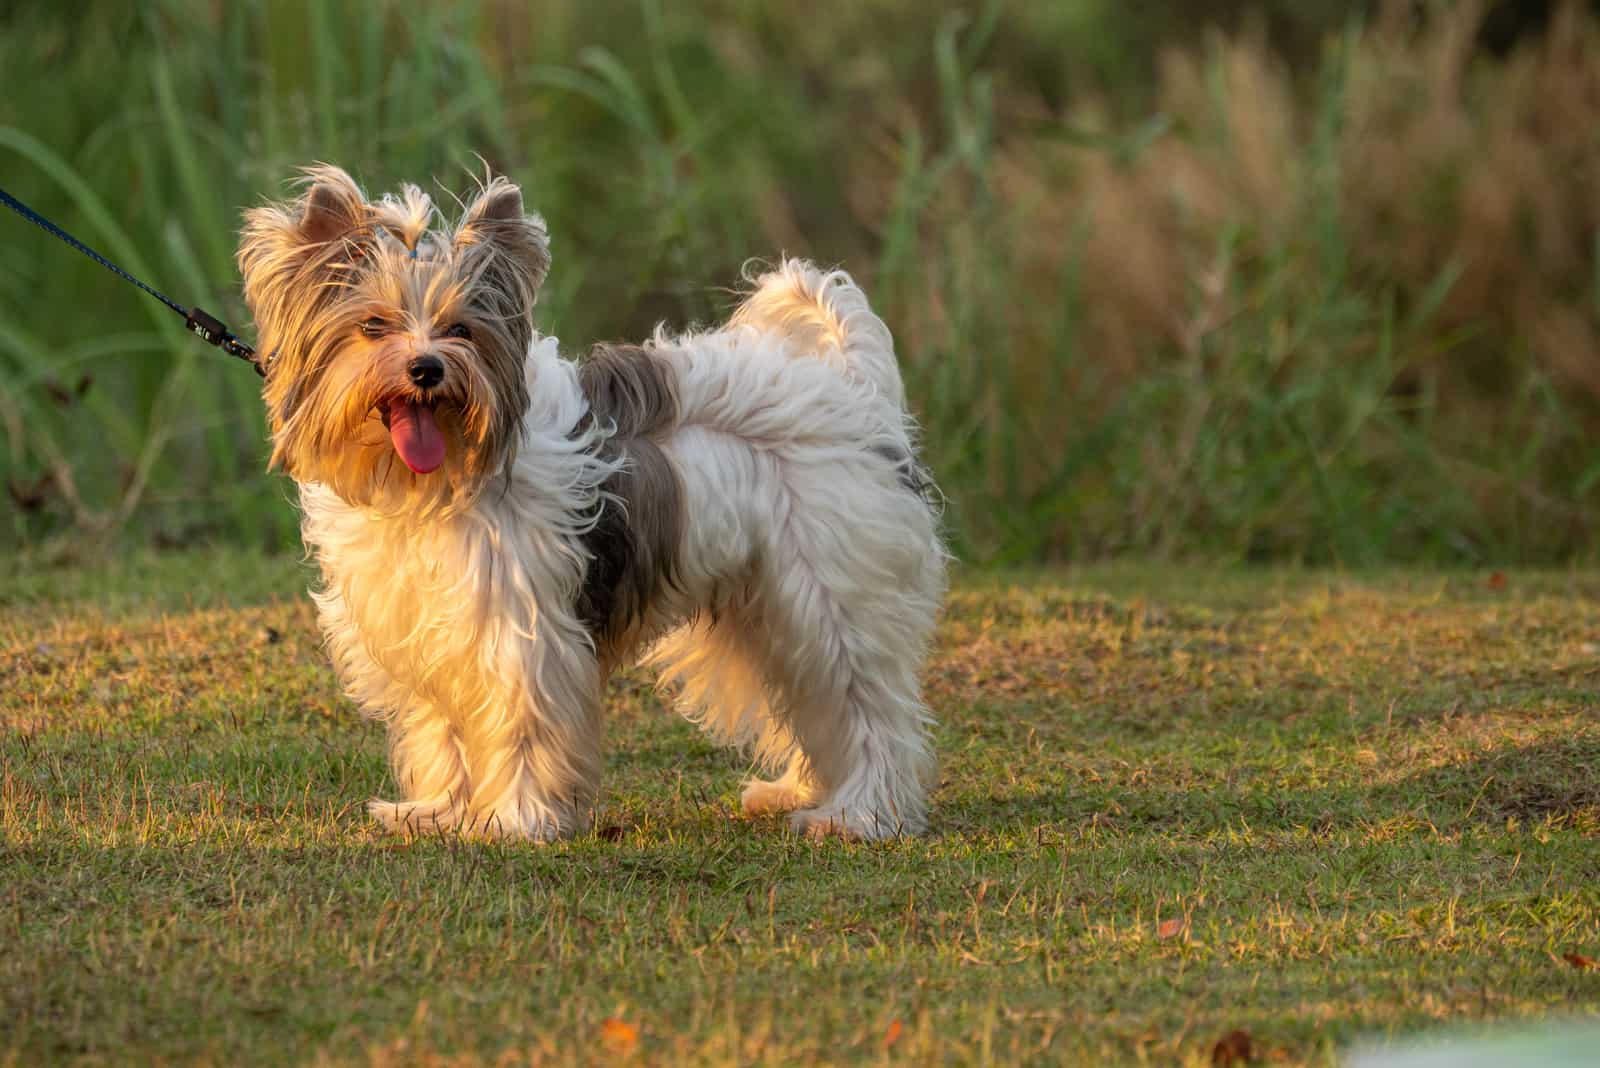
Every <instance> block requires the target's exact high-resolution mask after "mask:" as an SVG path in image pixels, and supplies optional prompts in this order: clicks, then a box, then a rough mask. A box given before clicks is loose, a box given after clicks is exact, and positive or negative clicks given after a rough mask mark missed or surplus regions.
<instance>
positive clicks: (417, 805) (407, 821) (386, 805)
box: [367, 797, 461, 835]
mask: <svg viewBox="0 0 1600 1068" xmlns="http://www.w3.org/2000/svg"><path fill="white" fill-rule="evenodd" d="M367 814H368V815H370V816H371V817H372V818H373V819H374V820H376V821H377V822H378V824H379V825H380V826H382V827H383V828H384V829H385V830H388V831H392V832H394V833H396V834H405V835H412V834H429V833H434V832H437V831H447V830H451V829H452V828H455V827H459V826H460V825H461V814H460V812H459V811H457V809H456V804H455V802H454V800H452V799H451V798H448V797H443V798H423V799H422V800H418V801H382V800H377V799H374V800H372V801H368V802H367Z"/></svg>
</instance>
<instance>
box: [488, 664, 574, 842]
mask: <svg viewBox="0 0 1600 1068" xmlns="http://www.w3.org/2000/svg"><path fill="white" fill-rule="evenodd" d="M511 644H512V645H513V649H512V650H511V651H510V652H508V653H507V654H506V659H505V660H503V661H502V671H501V673H500V674H501V678H502V680H503V683H502V687H501V690H500V693H501V697H500V699H499V700H497V701H495V702H493V703H491V704H489V705H486V706H485V707H484V708H482V709H480V710H478V711H477V712H476V713H474V714H473V715H471V716H469V717H468V718H467V719H466V721H465V722H464V723H463V725H462V727H463V729H462V737H463V740H464V741H465V748H466V763H467V775H468V779H469V780H470V782H471V788H472V789H471V793H472V812H471V815H470V816H469V818H468V825H469V828H470V830H471V831H473V832H475V833H479V834H487V835H492V836H496V837H514V838H527V839H531V840H533V841H539V842H544V841H550V840H552V839H555V838H559V837H562V836H564V835H569V834H572V833H573V832H575V831H576V830H578V829H579V828H580V827H581V826H583V825H584V822H585V820H586V819H587V817H588V814H589V810H590V807H591V806H592V805H593V804H594V799H595V795H596V793H597V792H598V790H599V786H600V766H601V756H600V673H599V666H598V664H597V663H596V661H595V656H594V653H593V651H592V649H591V648H590V647H589V646H588V644H587V643H586V642H584V641H583V640H582V639H581V638H580V637H577V636H572V637H567V636H560V637H552V636H551V634H550V633H548V632H547V633H543V634H540V635H539V636H537V637H534V638H525V637H521V636H519V637H517V638H515V639H513V640H512V643H511Z"/></svg>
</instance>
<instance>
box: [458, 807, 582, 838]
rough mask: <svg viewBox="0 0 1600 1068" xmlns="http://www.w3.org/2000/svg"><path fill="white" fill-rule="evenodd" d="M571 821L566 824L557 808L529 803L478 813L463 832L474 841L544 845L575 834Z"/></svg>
mask: <svg viewBox="0 0 1600 1068" xmlns="http://www.w3.org/2000/svg"><path fill="white" fill-rule="evenodd" d="M569 822H570V821H563V820H562V819H561V818H560V816H559V814H558V813H557V812H556V811H555V810H554V809H551V808H548V807H546V806H544V805H527V804H525V805H522V806H506V807H503V808H497V809H493V810H490V811H486V812H475V813H473V814H472V816H471V817H470V818H468V819H467V821H466V822H465V823H464V824H463V825H462V830H463V832H465V833H466V834H468V835H470V836H472V837H474V838H489V839H498V840H502V841H520V842H532V843H534V844H535V845H543V844H544V843H546V842H554V841H555V840H556V839H558V838H564V837H566V836H567V835H569V834H571V833H572V828H571V826H569Z"/></svg>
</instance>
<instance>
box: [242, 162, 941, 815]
mask: <svg viewBox="0 0 1600 1068" xmlns="http://www.w3.org/2000/svg"><path fill="white" fill-rule="evenodd" d="M239 266H240V269H241V271H242V272H243V275H244V293H245V299H246V301H247V302H248V303H249V305H250V308H251V311H252V313H253V314H254V317H255V321H256V325H257V329H258V331H259V337H260V342H259V346H258V348H259V350H260V351H262V352H264V353H267V354H268V356H267V373H266V384H265V386H264V397H265V401H266V404H267V412H268V421H269V424H270V429H271V435H272V463H273V464H274V465H277V466H280V467H281V468H282V469H283V470H285V471H286V472H287V473H288V474H289V475H290V476H291V477H292V478H293V479H294V480H295V482H296V483H297V484H298V486H299V491H300V506H301V510H302V512H303V520H302V527H303V533H304V538H305V542H306V545H307V547H308V549H309V550H310V551H311V552H312V554H314V556H315V558H316V560H317V563H318V564H319V565H320V567H321V572H322V583H321V588H320V589H319V590H317V591H315V592H314V593H313V594H312V597H313V598H314V599H315V601H316V604H317V608H318V616H319V619H320V622H321V625H322V628H323V629H324V631H325V632H326V635H327V639H328V646H329V649H330V652H331V654H332V658H333V661H334V664H335V666H336V668H337V670H338V672H339V675H340V677H341V678H342V680H343V682H344V683H345V686H346V688H347V691H348V692H349V694H350V696H351V697H352V699H353V700H354V701H355V702H356V703H357V704H359V705H360V707H361V708H362V709H363V710H364V711H366V712H367V713H369V714H370V715H372V716H375V717H377V718H380V719H382V720H383V721H384V722H385V723H386V724H387V727H388V736H389V757H390V761H391V764H392V767H393V771H394V777H395V782H396V785H397V786H398V788H399V792H400V794H401V795H402V797H403V798H404V800H399V801H373V802H371V803H370V805H369V806H368V808H369V811H370V812H371V813H372V815H373V816H374V817H375V818H376V819H378V820H379V821H380V822H381V823H383V824H385V825H387V826H388V827H390V828H392V829H395V830H398V831H410V832H420V831H431V830H447V829H455V830H459V831H461V832H464V833H477V834H486V835H504V836H516V837H523V838H528V839H532V840H535V841H546V840H550V839H553V838H557V837H560V836H563V835H568V834H572V833H574V832H575V831H577V830H579V829H581V828H582V827H584V826H585V824H586V822H587V820H588V819H589V818H590V810H591V806H592V805H593V803H594V800H595V796H596V793H597V790H598V786H599V780H600V768H601V751H600V728H601V706H602V699H603V691H604V684H605V680H606V678H607V676H608V675H609V674H610V673H611V671H612V670H613V669H614V668H616V667H618V666H619V665H622V664H624V663H626V662H630V661H633V660H641V661H643V662H645V663H647V664H649V665H652V666H654V667H655V668H656V669H658V671H659V675H660V678H661V679H662V681H663V682H664V683H666V684H667V685H668V686H669V687H670V688H671V689H673V690H675V692H676V694H677V702H678V704H679V706H680V707H681V708H682V710H683V711H684V712H685V713H686V714H687V715H688V716H689V717H691V718H692V719H693V720H695V721H696V722H698V723H699V724H700V725H701V726H703V727H704V728H705V729H706V730H708V731H710V732H711V733H712V734H713V735H715V736H716V737H718V738H720V739H722V740H724V741H726V742H729V743H731V744H735V745H739V746H742V747H744V748H745V749H746V750H747V751H749V752H750V753H751V754H752V755H753V757H754V759H755V761H756V762H757V763H758V764H759V765H760V766H762V767H763V768H765V769H767V770H768V771H769V772H770V773H772V774H774V775H775V778H773V779H772V780H771V781H764V780H754V781H751V782H749V783H747V784H746V785H745V787H744V790H743V793H742V802H743V807H744V811H745V812H747V813H765V812H792V813H793V815H792V817H791V821H792V825H793V826H794V828H795V829H796V830H799V831H801V832H805V833H809V834H814V835H825V834H838V835H843V836H846V837H851V838H860V839H878V838H885V837H891V836H895V835H903V834H917V833H919V832H921V831H923V830H924V829H925V828H926V825H927V789H928V785H929V781H930V779H931V777H932V774H933V769H934V760H933V755H932V752H931V748H930V744H929V737H928V734H929V728H930V726H931V719H930V716H929V713H928V709H927V706H926V705H925V704H924V703H923V700H922V695H921V690H920V685H919V675H920V671H921V668H922V665H923V660H924V655H925V652H926V649H927V644H928V639H929V635H930V633H931V631H932V629H933V625H934V619H935V616H936V614H937V611H938V608H939V605H940V602H941V600H942V598H943V594H944V589H945V570H946V560H947V556H946V553H945V550H944V548H943V546H942V544H941V541H940V536H939V529H938V528H939V523H938V517H937V509H936V508H935V507H934V500H933V497H934V496H935V494H936V492H937V491H936V490H935V489H934V488H933V485H932V482H931V481H930V479H929V477H928V475H927V474H926V472H925V471H924V469H923V468H922V467H921V465H920V464H919V463H918V461H917V457H916V453H915V451H914V447H913V424H912V421H911V419H910V417H909V416H908V415H907V412H906V406H905V392H904V388H903V386H902V385H901V381H900V373H899V370H898V368H897V366H896V363H895V354H894V345H893V341H892V339H891V338H890V335H889V331H888V329H887V327H885V326H884V324H883V322H882V320H880V319H879V318H878V317H877V316H876V315H875V314H874V313H873V311H872V309H871V308H870V307H869V306H868V303H867V299H866V297H865V295H864V294H863V293H862V291H861V290H860V289H859V288H857V286H856V285H855V284H854V283H853V282H852V281H851V280H850V278H849V276H848V275H846V274H844V273H842V272H839V271H831V272H830V271H822V270H819V269H817V268H816V267H814V266H812V265H810V264H808V263H804V262H801V261H796V260H787V261H784V262H782V263H781V264H780V265H779V266H778V267H777V269H776V270H773V271H771V273H768V274H765V275H763V276H762V277H760V278H757V279H754V282H753V290H752V291H751V292H750V293H749V294H748V296H747V298H746V299H745V300H744V302H743V303H742V305H740V306H739V307H738V309H737V310H736V311H735V312H734V313H733V316H732V317H731V318H730V319H729V321H728V322H727V324H726V325H725V326H723V327H721V328H720V329H716V330H709V331H704V332H689V333H685V334H682V335H669V334H667V333H665V332H664V331H662V330H659V329H658V330H657V332H656V334H655V335H654V336H653V337H652V338H651V339H650V340H648V341H646V342H645V343H643V344H642V345H601V346H598V347H596V348H595V349H594V350H593V351H592V352H591V353H590V354H589V355H588V356H587V357H586V358H584V359H582V360H581V361H578V362H573V361H569V360H567V359H564V358H563V357H562V356H561V355H560V354H559V352H558V350H557V344H556V341H555V339H554V338H550V337H545V336H542V335H540V333H539V332H538V331H537V330H536V329H535V326H534V315H533V313H534V302H535V299H536V298H537V296H538V292H539V287H540V285H541V284H542V282H543V281H544V277H545V273H546V271H547V270H548V269H549V267H550V246H549V240H548V235H547V232H546V229H545V224H544V221H543V220H542V219H541V218H540V217H539V216H538V215H536V214H532V213H530V212H528V211H526V210H525V209H524V208H523V203H522V194H521V191H520V190H519V189H518V188H517V187H516V186H515V185H513V184H512V183H511V182H509V181H508V180H506V179H505V178H503V177H489V178H487V179H486V180H485V181H484V183H483V184H482V186H481V187H480V188H479V189H478V190H476V195H475V196H473V197H472V198H471V201H470V203H467V204H466V205H465V207H464V213H463V214H462V216H461V218H460V220H459V221H458V222H456V223H455V224H454V225H450V224H448V223H447V222H445V221H444V220H443V219H442V217H441V216H440V214H439V213H438V212H437V211H436V209H435V207H434V205H433V203H432V202H431V201H430V199H429V198H428V196H427V195H426V194H425V193H423V192H422V190H420V189H418V188H416V187H415V186H410V185H406V186H402V187H401V189H400V191H399V192H398V193H395V194H390V195H386V196H384V197H383V198H382V199H378V200H368V199H367V197H366V196H365V195H363V193H362V191H361V189H360V188H359V187H358V186H357V185H356V183H355V182H354V181H353V180H352V179H351V178H350V176H349V175H347V174H346V173H345V172H344V171H342V170H340V169H338V168H336V167H331V166H317V167H312V168H309V169H307V170H306V171H305V172H304V183H303V185H302V186H301V188H300V195H299V196H297V197H294V198H293V199H290V200H287V201H284V202H281V203H271V204H266V205H264V206H261V207H258V208H254V209H252V210H250V211H248V212H247V213H246V215H245V225H244V230H243V233H242V235H241V240H240V246H239Z"/></svg>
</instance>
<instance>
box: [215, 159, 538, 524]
mask: <svg viewBox="0 0 1600 1068" xmlns="http://www.w3.org/2000/svg"><path fill="white" fill-rule="evenodd" d="M549 265H550V252H549V243H548V239H547V237H546V233H545V227H544V222H543V220H542V219H540V218H539V217H538V216H537V215H530V214H526V213H525V212H524V211H523V207H522V194H521V192H520V191H519V190H518V189H517V187H516V186H514V185H512V184H511V183H510V182H508V181H506V180H505V179H504V178H491V179H489V180H488V181H487V182H486V184H485V185H484V186H483V188H482V189H481V190H480V191H479V193H478V195H477V196H476V197H475V198H474V199H473V200H472V201H471V202H470V203H469V204H468V205H467V207H466V210H465V212H464V213H463V215H462V217H461V219H460V221H459V222H458V223H456V225H455V226H453V227H447V226H444V225H442V224H440V221H439V219H438V215H437V213H436V211H435V209H434V206H433V204H432V202H431V201H430V200H429V199H428V196H427V195H426V194H425V193H423V192H422V191H421V190H420V189H417V188H416V187H415V186H409V185H408V186H404V187H402V188H401V190H400V192H399V193H398V194H396V195H390V196H385V197H384V198H382V199H381V200H378V201H373V202H369V201H368V200H367V199H366V197H365V196H363V195H362V192H361V190H360V189H359V188H358V187H357V186H356V184H355V182H354V181H352V180H351V178H350V176H349V175H347V174H345V173H344V171H342V170H339V169H338V168H336V167H316V168H312V169H309V170H308V171H307V172H306V180H305V190H304V192H303V194H302V195H301V196H299V197H297V198H295V199H293V200H290V201H286V202H283V203H277V204H268V205H266V206H263V207H259V208H255V209H252V210H251V211H249V212H247V213H246V215H245V225H244V231H243V234H242V235H241V239H240V245H239V267H240V270H241V271H242V272H243V274H244V294H245V300H246V302H247V303H248V304H249V305H250V310H251V312H252V314H253V315H254V317H255V321H256V328H257V331H258V335H259V341H258V344H257V348H258V350H259V351H261V352H263V353H268V354H270V355H269V357H268V358H269V360H270V369H269V371H268V374H267V381H266V386H265V397H266V402H267V406H268V419H269V422H270V426H271V431H272V463H273V464H274V465H277V466H282V467H283V468H284V469H285V470H286V471H288V472H289V474H290V475H292V476H293V477H294V478H295V479H296V480H297V481H301V482H320V483H323V484H325V485H327V486H328V487H329V488H330V489H332V490H333V491H334V492H335V493H337V494H339V496H340V497H342V498H344V499H345V500H346V501H349V502H351V503H353V504H361V505H379V506H385V507H399V506H405V505H408V504H410V505H414V506H430V505H434V506H446V507H448V506H451V505H455V504H460V503H462V502H463V501H466V500H470V499H472V498H473V497H475V496H476V494H477V492H478V490H479V489H480V488H481V486H482V484H483V482H484V480H485V479H486V478H487V477H488V476H489V475H492V474H493V473H495V472H496V471H499V470H502V469H504V468H506V467H507V466H509V465H510V463H511V461H512V460H513V459H514V457H515V453H516V447H517V439H518V435H519V430H520V426H521V419H522V414H523V411H524V410H525V409H526V408H527V404H528V390H527V383H526V380H525V378H524V370H523V367H524V361H525V359H526V357H527V352H528V346H529V343H530V341H531V340H532V337H533V304H534V299H535V297H536V295H537V293H538V289H539V284H540V283H541V282H542V281H543V279H544V275H545V271H546V270H547V269H548V268H549Z"/></svg>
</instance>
